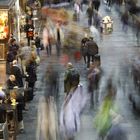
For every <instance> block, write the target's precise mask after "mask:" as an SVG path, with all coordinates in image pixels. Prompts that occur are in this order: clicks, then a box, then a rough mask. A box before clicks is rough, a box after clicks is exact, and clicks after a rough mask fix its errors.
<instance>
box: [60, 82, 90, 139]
mask: <svg viewBox="0 0 140 140" xmlns="http://www.w3.org/2000/svg"><path fill="white" fill-rule="evenodd" d="M83 90H84V88H83V85H80V84H79V85H77V86H76V87H73V88H71V90H70V92H69V93H68V95H67V96H66V98H65V100H64V102H63V104H62V108H61V112H60V131H61V134H62V137H63V138H64V139H65V140H74V137H75V135H76V133H77V132H78V131H79V130H80V115H81V112H82V110H83V108H84V106H85V103H86V101H87V94H86V93H85V92H84V91H83Z"/></svg>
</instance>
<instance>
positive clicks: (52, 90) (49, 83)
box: [45, 64, 59, 99]
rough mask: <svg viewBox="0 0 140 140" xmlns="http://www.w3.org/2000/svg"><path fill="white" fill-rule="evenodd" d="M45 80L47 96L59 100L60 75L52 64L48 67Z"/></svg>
mask: <svg viewBox="0 0 140 140" xmlns="http://www.w3.org/2000/svg"><path fill="white" fill-rule="evenodd" d="M45 80H46V87H47V91H46V94H47V95H46V96H48V97H49V96H52V97H54V98H55V99H57V98H58V90H59V74H58V71H57V70H56V69H55V67H54V66H53V65H52V64H49V65H48V66H47V70H46V75H45Z"/></svg>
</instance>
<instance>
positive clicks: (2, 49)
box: [0, 0, 15, 86]
mask: <svg viewBox="0 0 140 140" xmlns="http://www.w3.org/2000/svg"><path fill="white" fill-rule="evenodd" d="M14 4H15V0H0V86H3V85H4V83H5V80H6V65H5V60H6V53H7V47H8V46H7V43H8V40H9V35H10V33H11V32H12V30H13V28H12V26H13V25H12V23H13V22H12V18H13V17H12V16H11V14H12V13H11V9H12V7H13V6H14Z"/></svg>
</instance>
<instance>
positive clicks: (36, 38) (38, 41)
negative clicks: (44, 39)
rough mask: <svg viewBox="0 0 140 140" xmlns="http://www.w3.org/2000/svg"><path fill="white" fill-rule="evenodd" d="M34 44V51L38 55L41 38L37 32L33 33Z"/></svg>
mask: <svg viewBox="0 0 140 140" xmlns="http://www.w3.org/2000/svg"><path fill="white" fill-rule="evenodd" d="M35 45H36V52H37V55H38V56H40V50H41V39H40V37H39V35H38V33H37V32H36V33H35Z"/></svg>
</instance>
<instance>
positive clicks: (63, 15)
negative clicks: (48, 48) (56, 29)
mask: <svg viewBox="0 0 140 140" xmlns="http://www.w3.org/2000/svg"><path fill="white" fill-rule="evenodd" d="M42 14H43V15H44V16H48V17H50V18H51V19H52V20H53V21H54V22H59V23H61V24H64V25H65V24H67V23H68V20H69V14H68V12H67V11H66V10H65V9H64V8H61V9H54V8H48V7H43V8H42Z"/></svg>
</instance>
